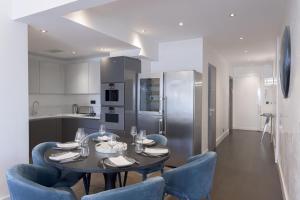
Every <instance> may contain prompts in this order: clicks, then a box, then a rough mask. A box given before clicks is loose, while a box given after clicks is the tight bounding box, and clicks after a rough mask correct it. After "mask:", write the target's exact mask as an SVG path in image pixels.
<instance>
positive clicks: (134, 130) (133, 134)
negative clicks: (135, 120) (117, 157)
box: [130, 126, 137, 145]
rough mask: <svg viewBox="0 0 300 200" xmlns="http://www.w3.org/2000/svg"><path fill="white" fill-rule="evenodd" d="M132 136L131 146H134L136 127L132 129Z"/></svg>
mask: <svg viewBox="0 0 300 200" xmlns="http://www.w3.org/2000/svg"><path fill="white" fill-rule="evenodd" d="M130 135H131V136H132V143H131V144H132V145H134V144H135V142H134V137H135V136H136V135H137V129H136V127H135V126H132V127H131V130H130Z"/></svg>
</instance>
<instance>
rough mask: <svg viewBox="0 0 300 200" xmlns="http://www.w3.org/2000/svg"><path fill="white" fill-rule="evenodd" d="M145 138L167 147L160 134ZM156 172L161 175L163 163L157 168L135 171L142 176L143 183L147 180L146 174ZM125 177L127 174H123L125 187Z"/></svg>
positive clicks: (166, 141) (165, 140) (164, 138)
mask: <svg viewBox="0 0 300 200" xmlns="http://www.w3.org/2000/svg"><path fill="white" fill-rule="evenodd" d="M147 138H148V139H151V140H154V141H155V143H156V144H160V145H163V146H167V143H168V139H167V138H166V137H165V136H163V135H160V134H151V135H147ZM157 171H160V173H161V174H163V173H164V163H161V164H159V165H157V166H153V167H151V168H145V169H140V170H137V171H136V172H138V173H140V174H142V177H143V181H144V180H146V179H147V176H148V174H151V173H153V172H157ZM127 176H128V172H125V175H124V183H123V185H124V186H125V185H126V182H127Z"/></svg>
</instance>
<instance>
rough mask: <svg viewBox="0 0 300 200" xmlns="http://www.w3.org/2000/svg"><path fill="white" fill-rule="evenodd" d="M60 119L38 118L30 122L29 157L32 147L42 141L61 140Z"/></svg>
mask: <svg viewBox="0 0 300 200" xmlns="http://www.w3.org/2000/svg"><path fill="white" fill-rule="evenodd" d="M59 129H60V119H56V118H50V119H37V120H31V121H30V123H29V154H30V155H29V158H30V160H31V151H32V149H33V148H34V147H35V146H36V145H38V144H40V143H42V142H49V141H54V142H59V141H61V132H60V130H59Z"/></svg>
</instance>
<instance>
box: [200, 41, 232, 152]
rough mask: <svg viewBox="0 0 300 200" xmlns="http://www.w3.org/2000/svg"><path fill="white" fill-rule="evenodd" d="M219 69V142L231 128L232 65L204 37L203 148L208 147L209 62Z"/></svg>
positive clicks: (217, 126)
mask: <svg viewBox="0 0 300 200" xmlns="http://www.w3.org/2000/svg"><path fill="white" fill-rule="evenodd" d="M209 63H210V64H212V65H214V66H215V67H216V70H217V80H216V82H217V83H216V84H217V86H216V88H217V94H216V95H217V96H216V137H217V144H219V143H220V142H221V141H222V140H223V139H224V138H225V137H226V136H227V135H228V133H229V132H228V129H229V123H228V110H229V76H230V74H231V67H230V66H229V64H228V63H227V62H226V60H224V59H223V58H222V57H221V56H220V54H218V52H216V51H215V50H214V48H213V47H211V46H210V44H209V43H208V42H207V41H206V40H205V39H204V41H203V92H202V94H203V97H202V110H203V115H202V150H203V151H206V150H207V149H208V64H209Z"/></svg>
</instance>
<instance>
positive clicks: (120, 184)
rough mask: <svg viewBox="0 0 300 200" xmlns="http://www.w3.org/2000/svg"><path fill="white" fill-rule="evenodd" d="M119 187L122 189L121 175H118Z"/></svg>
mask: <svg viewBox="0 0 300 200" xmlns="http://www.w3.org/2000/svg"><path fill="white" fill-rule="evenodd" d="M118 180H119V186H120V187H122V176H121V173H120V172H119V173H118Z"/></svg>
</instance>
